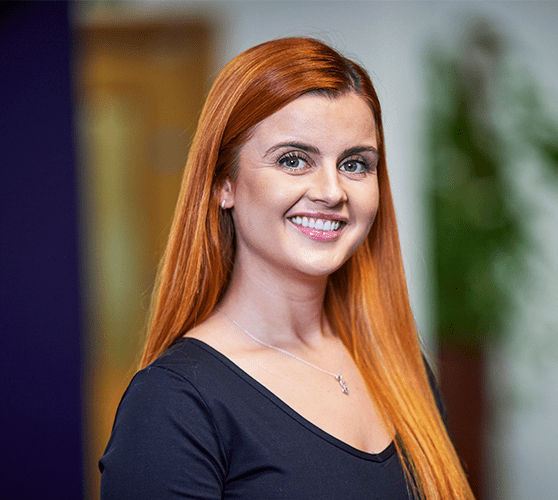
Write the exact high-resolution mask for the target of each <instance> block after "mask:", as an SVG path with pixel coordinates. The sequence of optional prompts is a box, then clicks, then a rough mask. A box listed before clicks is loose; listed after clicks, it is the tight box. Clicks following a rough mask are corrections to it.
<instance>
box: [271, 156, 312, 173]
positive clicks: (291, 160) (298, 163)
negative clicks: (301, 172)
mask: <svg viewBox="0 0 558 500" xmlns="http://www.w3.org/2000/svg"><path fill="white" fill-rule="evenodd" d="M278 163H279V165H281V166H282V167H285V168H286V169H289V170H297V169H301V168H303V167H305V166H306V164H307V163H308V160H307V159H306V158H303V157H301V156H299V155H296V154H288V155H285V156H282V157H281V158H279V160H278Z"/></svg>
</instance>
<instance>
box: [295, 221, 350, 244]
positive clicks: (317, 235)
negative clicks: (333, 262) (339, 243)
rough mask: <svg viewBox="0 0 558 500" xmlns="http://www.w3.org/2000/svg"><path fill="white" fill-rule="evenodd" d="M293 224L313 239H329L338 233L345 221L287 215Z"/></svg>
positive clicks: (334, 237) (335, 236) (332, 238)
mask: <svg viewBox="0 0 558 500" xmlns="http://www.w3.org/2000/svg"><path fill="white" fill-rule="evenodd" d="M289 220H290V221H291V222H292V223H293V224H294V226H295V227H296V228H297V229H298V230H300V232H302V234H304V235H306V236H308V237H309V238H311V239H313V240H315V241H331V240H334V239H336V238H337V237H338V236H339V235H340V234H341V230H342V229H343V227H344V226H345V225H346V223H345V222H343V221H339V220H329V219H320V218H318V217H306V216H302V217H301V216H300V215H296V216H294V217H289Z"/></svg>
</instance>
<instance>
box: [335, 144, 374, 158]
mask: <svg viewBox="0 0 558 500" xmlns="http://www.w3.org/2000/svg"><path fill="white" fill-rule="evenodd" d="M359 153H374V155H376V156H378V157H379V156H380V153H379V152H378V150H377V149H376V148H375V147H374V146H354V147H352V148H349V149H345V151H343V153H342V155H341V156H342V157H344V156H350V155H355V154H359Z"/></svg>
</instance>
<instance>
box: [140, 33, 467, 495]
mask: <svg viewBox="0 0 558 500" xmlns="http://www.w3.org/2000/svg"><path fill="white" fill-rule="evenodd" d="M347 92H354V93H356V94H358V95H359V96H361V97H362V98H363V99H365V101H366V102H367V103H368V105H369V106H370V108H371V110H372V113H373V115H374V119H375V122H376V130H377V139H378V146H379V153H380V159H379V164H378V184H379V190H380V205H379V209H378V213H377V216H376V219H375V221H374V223H373V226H372V228H371V230H370V233H369V235H368V237H367V238H366V240H365V241H364V242H363V244H362V245H361V246H360V247H359V248H358V249H357V250H356V252H355V253H354V255H352V256H351V258H350V259H349V260H348V261H347V262H346V263H345V264H344V265H343V266H342V267H341V268H340V269H339V270H337V271H336V272H335V273H333V274H332V275H331V276H330V277H329V279H328V284H327V289H326V295H325V304H324V310H325V311H326V314H327V317H328V320H329V322H330V324H331V326H332V328H333V331H335V332H336V334H337V335H338V336H339V337H340V339H341V340H342V341H343V343H344V345H345V346H346V347H347V349H348V350H349V352H350V353H351V355H352V356H353V358H354V360H355V362H356V364H357V366H358V368H359V370H360V371H361V373H362V375H363V377H364V379H365V381H366V384H367V387H368V390H369V392H370V394H371V397H372V398H373V400H374V402H375V403H376V405H377V407H378V410H379V411H380V414H381V416H382V417H383V419H384V421H385V422H389V423H390V424H392V425H393V428H394V430H395V432H396V438H395V444H396V447H397V451H398V454H399V456H400V459H401V462H402V464H403V467H404V470H405V472H406V475H407V479H408V484H409V488H410V489H411V490H412V491H413V492H414V493H415V495H416V496H417V497H419V498H423V499H428V500H432V499H440V500H449V499H455V500H457V499H459V500H462V499H473V494H472V493H471V490H470V488H469V485H468V483H467V479H466V477H465V474H464V472H463V470H462V468H461V465H460V463H459V459H458V457H457V455H456V453H455V451H454V449H453V446H452V444H451V442H450V440H449V438H448V436H447V432H446V429H445V426H444V424H443V422H442V420H441V418H440V415H439V412H438V410H437V407H436V403H435V401H434V398H433V396H432V391H431V389H430V385H429V381H428V376H427V374H426V370H425V366H424V362H423V358H422V354H421V349H420V345H419V341H418V335H417V332H416V328H415V323H414V318H413V315H412V312H411V307H410V304H409V297H408V292H407V285H406V281H405V274H404V270H403V263H402V259H401V251H400V245H399V236H398V232H397V223H396V219H395V210H394V207H393V201H392V197H391V191H390V186H389V179H388V172H387V169H386V160H385V148H384V133H383V127H382V119H381V110H380V103H379V101H378V97H377V95H376V92H375V90H374V87H373V85H372V82H371V81H370V78H369V76H368V75H367V73H366V72H365V71H364V70H363V69H362V68H361V67H360V66H359V65H358V64H356V63H354V62H352V61H350V60H349V59H347V58H345V57H343V56H341V55H340V54H339V53H337V52H336V51H335V50H333V49H332V48H331V47H329V46H328V45H326V44H324V43H322V42H320V41H318V40H315V39H312V38H283V39H278V40H274V41H271V42H266V43H263V44H261V45H258V46H256V47H253V48H251V49H249V50H247V51H245V52H243V53H242V54H240V55H239V56H237V57H236V58H235V59H233V60H232V61H231V62H230V63H229V64H228V65H227V66H226V67H225V68H224V69H223V71H222V72H221V73H220V75H219V76H218V78H217V80H216V81H215V83H214V85H213V87H212V89H211V91H210V93H209V96H208V98H207V101H206V103H205V106H204V108H203V111H202V114H201V117H200V120H199V124H198V129H197V132H196V135H195V137H194V140H193V143H192V146H191V149H190V154H189V157H188V162H187V164H186V169H185V173H184V179H183V182H182V187H181V190H180V195H179V199H178V204H177V207H176V212H175V215H174V219H173V223H172V227H171V231H170V237H169V241H168V245H167V248H166V251H165V254H164V256H163V259H162V262H161V265H160V268H159V274H158V277H157V281H156V285H155V291H154V295H153V302H152V308H151V317H150V324H149V332H148V338H147V341H146V344H145V348H144V352H143V357H142V361H141V366H142V367H145V366H147V365H148V364H149V363H151V362H152V361H153V360H154V359H155V358H157V357H158V356H159V355H161V354H162V353H163V352H164V351H165V350H166V349H167V348H168V347H169V346H170V345H171V344H172V343H173V342H174V341H175V340H176V339H178V338H179V337H180V336H182V335H184V333H186V332H187V331H188V330H190V329H191V328H192V327H194V326H195V325H197V324H199V323H201V322H203V321H204V320H205V319H206V318H207V317H208V316H209V314H210V313H211V312H212V311H213V309H214V308H215V306H216V305H217V303H218V302H219V301H220V299H221V298H222V297H223V295H224V293H225V291H226V290H227V287H228V286H229V284H230V279H231V274H232V268H233V263H234V257H235V244H234V225H233V221H232V217H231V215H230V213H229V212H230V211H224V210H221V209H220V206H219V199H220V197H219V193H220V187H221V186H222V185H223V182H224V181H225V180H226V179H227V178H229V179H231V180H234V179H235V176H236V169H237V163H236V162H237V158H238V153H239V150H240V148H241V146H242V145H243V144H244V143H245V142H246V141H247V139H248V138H249V136H250V133H251V131H252V130H253V129H254V127H255V126H256V125H257V124H258V123H259V122H261V121H262V120H264V119H265V118H267V117H268V116H270V115H272V114H273V113H275V112H276V111H278V110H279V109H281V108H282V107H283V106H285V105H287V104H288V103H290V102H292V101H294V100H295V99H297V98H298V97H300V96H302V95H304V94H308V93H316V94H318V95H325V96H328V97H332V98H335V97H336V96H339V95H342V94H344V93H347Z"/></svg>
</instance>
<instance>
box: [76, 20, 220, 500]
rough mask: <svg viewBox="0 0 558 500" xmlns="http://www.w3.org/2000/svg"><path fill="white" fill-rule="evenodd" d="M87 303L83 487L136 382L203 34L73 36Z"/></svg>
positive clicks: (132, 28) (164, 31) (195, 99)
mask: <svg viewBox="0 0 558 500" xmlns="http://www.w3.org/2000/svg"><path fill="white" fill-rule="evenodd" d="M76 35H77V41H78V44H77V47H78V49H77V54H76V56H77V57H76V70H77V72H76V77H77V78H76V90H77V91H76V104H77V130H78V134H79V143H80V156H81V157H80V160H81V162H80V163H81V171H80V173H81V175H80V184H81V193H80V194H81V200H82V201H81V204H80V210H81V227H82V257H83V259H82V273H83V276H84V280H83V281H84V287H85V290H84V292H85V293H84V295H85V302H86V304H85V305H86V314H85V317H86V325H85V331H86V332H87V339H86V341H85V345H84V347H85V359H86V361H87V363H86V367H87V368H86V370H87V371H86V374H85V379H84V387H85V391H84V394H85V402H84V404H85V409H84V414H85V419H86V420H85V422H84V439H85V450H86V452H85V459H84V462H85V468H86V470H85V477H86V482H87V484H86V491H87V493H88V497H89V498H98V495H99V493H98V492H99V484H100V474H99V472H98V469H97V461H98V459H99V458H100V456H101V455H102V453H103V451H104V448H105V446H106V444H107V441H108V438H109V436H110V431H111V427H112V422H113V419H114V415H115V412H116V408H117V405H118V402H119V400H120V398H121V396H122V394H123V392H124V390H125V388H126V386H127V384H128V382H129V380H130V378H131V377H132V376H133V374H134V371H135V368H136V365H137V361H138V359H139V349H140V347H141V344H142V341H143V338H144V335H145V325H146V321H147V313H148V308H149V300H150V293H151V287H152V283H153V280H154V277H155V271H156V267H157V262H158V260H159V259H160V257H161V254H162V251H163V248H164V243H165V240H166V237H167V232H168V229H169V227H170V221H171V217H172V213H173V210H174V205H175V203H176V199H177V195H178V191H179V187H180V182H181V178H182V173H183V169H184V165H185V162H186V157H187V152H188V147H189V143H190V140H191V137H192V135H193V133H194V130H195V126H196V123H197V120H198V117H199V113H200V110H201V106H202V104H203V100H204V98H205V93H206V90H207V88H208V87H209V84H210V83H211V82H210V81H209V77H208V68H209V67H210V58H211V29H210V27H208V26H207V25H205V24H203V23H199V22H185V23H180V22H173V23H171V24H169V23H159V24H157V23H148V22H146V21H141V22H117V23H114V22H113V23H108V24H107V23H102V24H99V23H93V24H91V25H88V26H85V27H84V26H82V27H80V28H78V30H77V33H76Z"/></svg>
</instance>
